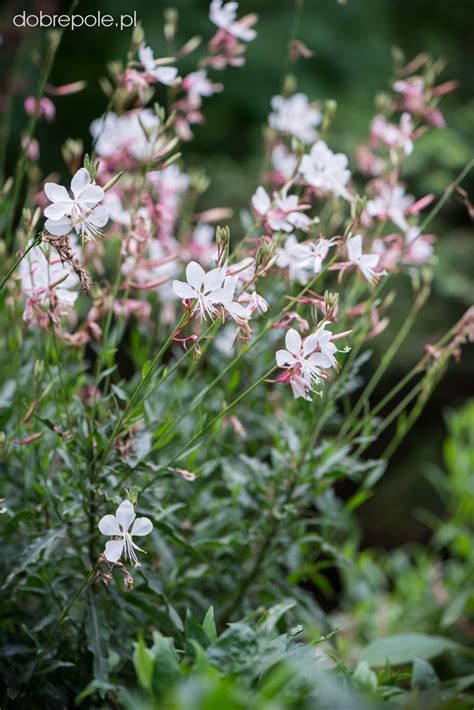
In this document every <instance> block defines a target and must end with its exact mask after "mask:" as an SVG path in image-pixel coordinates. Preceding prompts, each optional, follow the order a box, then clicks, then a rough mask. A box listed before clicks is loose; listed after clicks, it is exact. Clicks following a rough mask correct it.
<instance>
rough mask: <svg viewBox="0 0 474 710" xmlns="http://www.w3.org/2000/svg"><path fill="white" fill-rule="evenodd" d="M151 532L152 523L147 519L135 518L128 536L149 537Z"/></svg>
mask: <svg viewBox="0 0 474 710" xmlns="http://www.w3.org/2000/svg"><path fill="white" fill-rule="evenodd" d="M152 530H153V523H152V522H151V520H149V519H148V518H137V519H136V520H135V522H134V523H133V527H132V529H131V531H130V535H149V534H150V533H151V531H152Z"/></svg>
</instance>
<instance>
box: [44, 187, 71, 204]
mask: <svg viewBox="0 0 474 710" xmlns="http://www.w3.org/2000/svg"><path fill="white" fill-rule="evenodd" d="M44 194H45V195H46V197H47V198H48V200H49V201H50V202H69V203H71V202H72V200H71V198H70V196H69V193H68V191H67V190H66V188H65V187H63V186H62V185H56V183H55V182H47V183H46V185H45V186H44Z"/></svg>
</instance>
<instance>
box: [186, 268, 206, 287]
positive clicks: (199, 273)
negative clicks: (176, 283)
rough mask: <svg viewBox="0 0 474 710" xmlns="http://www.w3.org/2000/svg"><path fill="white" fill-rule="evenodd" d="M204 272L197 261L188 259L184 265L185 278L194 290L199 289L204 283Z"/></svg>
mask: <svg viewBox="0 0 474 710" xmlns="http://www.w3.org/2000/svg"><path fill="white" fill-rule="evenodd" d="M205 275H206V273H205V271H204V269H203V268H202V266H201V265H200V264H198V263H197V261H190V262H189V264H188V265H187V267H186V279H187V282H188V284H190V285H191V286H192V287H193V288H195V289H196V291H200V290H201V288H202V285H203V283H204V277H205Z"/></svg>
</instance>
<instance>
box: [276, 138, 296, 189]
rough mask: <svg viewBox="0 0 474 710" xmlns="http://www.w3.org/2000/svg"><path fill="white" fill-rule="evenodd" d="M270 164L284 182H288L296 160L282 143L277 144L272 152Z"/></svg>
mask: <svg viewBox="0 0 474 710" xmlns="http://www.w3.org/2000/svg"><path fill="white" fill-rule="evenodd" d="M272 164H273V167H274V169H275V170H276V171H277V172H278V173H280V174H281V175H282V176H283V178H284V179H285V180H289V179H290V177H291V176H292V175H293V173H294V172H295V169H296V166H297V164H298V158H297V157H296V155H293V153H290V152H289V150H287V149H286V147H285V146H284V145H283V144H282V143H279V144H278V145H276V146H275V147H274V148H273V150H272Z"/></svg>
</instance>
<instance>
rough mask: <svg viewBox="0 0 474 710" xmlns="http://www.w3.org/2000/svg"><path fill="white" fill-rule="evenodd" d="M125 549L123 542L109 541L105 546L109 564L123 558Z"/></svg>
mask: <svg viewBox="0 0 474 710" xmlns="http://www.w3.org/2000/svg"><path fill="white" fill-rule="evenodd" d="M123 547H124V541H123V540H109V542H108V543H107V544H106V545H105V552H104V555H105V558H106V559H107V560H108V561H109V562H118V561H119V559H120V558H121V557H122V553H123Z"/></svg>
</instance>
